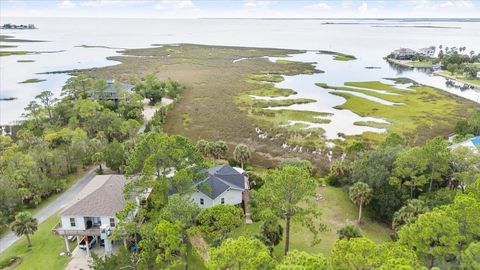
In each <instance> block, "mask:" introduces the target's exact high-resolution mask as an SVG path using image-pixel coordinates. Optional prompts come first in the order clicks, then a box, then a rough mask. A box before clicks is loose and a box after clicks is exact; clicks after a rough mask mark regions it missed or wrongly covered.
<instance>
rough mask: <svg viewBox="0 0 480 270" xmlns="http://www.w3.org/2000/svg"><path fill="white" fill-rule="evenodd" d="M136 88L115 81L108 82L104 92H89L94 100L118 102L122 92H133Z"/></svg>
mask: <svg viewBox="0 0 480 270" xmlns="http://www.w3.org/2000/svg"><path fill="white" fill-rule="evenodd" d="M134 90H135V86H134V85H131V84H126V83H120V82H115V80H107V85H106V87H105V88H104V89H102V90H89V91H88V92H89V93H90V96H91V97H92V98H94V99H108V100H114V101H118V100H119V99H120V96H119V93H120V92H121V91H128V92H132V91H134Z"/></svg>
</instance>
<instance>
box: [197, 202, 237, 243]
mask: <svg viewBox="0 0 480 270" xmlns="http://www.w3.org/2000/svg"><path fill="white" fill-rule="evenodd" d="M197 223H198V227H199V229H200V231H201V232H203V233H205V235H206V236H207V238H208V239H210V240H211V241H212V242H218V241H222V240H224V239H226V238H227V236H228V234H229V233H230V232H231V231H232V230H233V229H235V228H237V227H238V226H240V225H241V224H242V223H243V211H242V209H241V208H239V207H236V206H233V205H226V204H219V205H215V206H213V207H209V208H206V209H204V210H202V212H200V214H199V215H198V216H197Z"/></svg>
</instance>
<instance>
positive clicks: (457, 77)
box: [436, 70, 480, 87]
mask: <svg viewBox="0 0 480 270" xmlns="http://www.w3.org/2000/svg"><path fill="white" fill-rule="evenodd" d="M436 73H438V74H439V75H441V76H443V77H447V78H450V79H454V80H457V81H459V82H463V83H469V84H473V85H475V86H478V87H480V78H476V79H468V78H467V77H466V76H465V75H463V74H462V75H460V74H455V75H452V74H451V73H450V72H449V71H446V70H440V71H437V72H436Z"/></svg>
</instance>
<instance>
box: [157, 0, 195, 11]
mask: <svg viewBox="0 0 480 270" xmlns="http://www.w3.org/2000/svg"><path fill="white" fill-rule="evenodd" d="M155 8H156V9H167V8H175V9H193V8H195V4H193V2H192V1H191V0H162V1H160V3H159V4H157V5H156V6H155Z"/></svg>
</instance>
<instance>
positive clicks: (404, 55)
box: [391, 48, 417, 60]
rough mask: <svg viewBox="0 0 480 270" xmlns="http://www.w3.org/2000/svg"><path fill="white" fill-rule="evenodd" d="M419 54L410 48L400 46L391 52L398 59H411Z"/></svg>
mask: <svg viewBox="0 0 480 270" xmlns="http://www.w3.org/2000/svg"><path fill="white" fill-rule="evenodd" d="M415 55H417V52H416V51H414V50H412V49H409V48H400V49H397V50H395V51H393V52H392V53H391V56H392V57H393V58H395V59H398V60H410V59H412V58H414V57H415Z"/></svg>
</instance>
